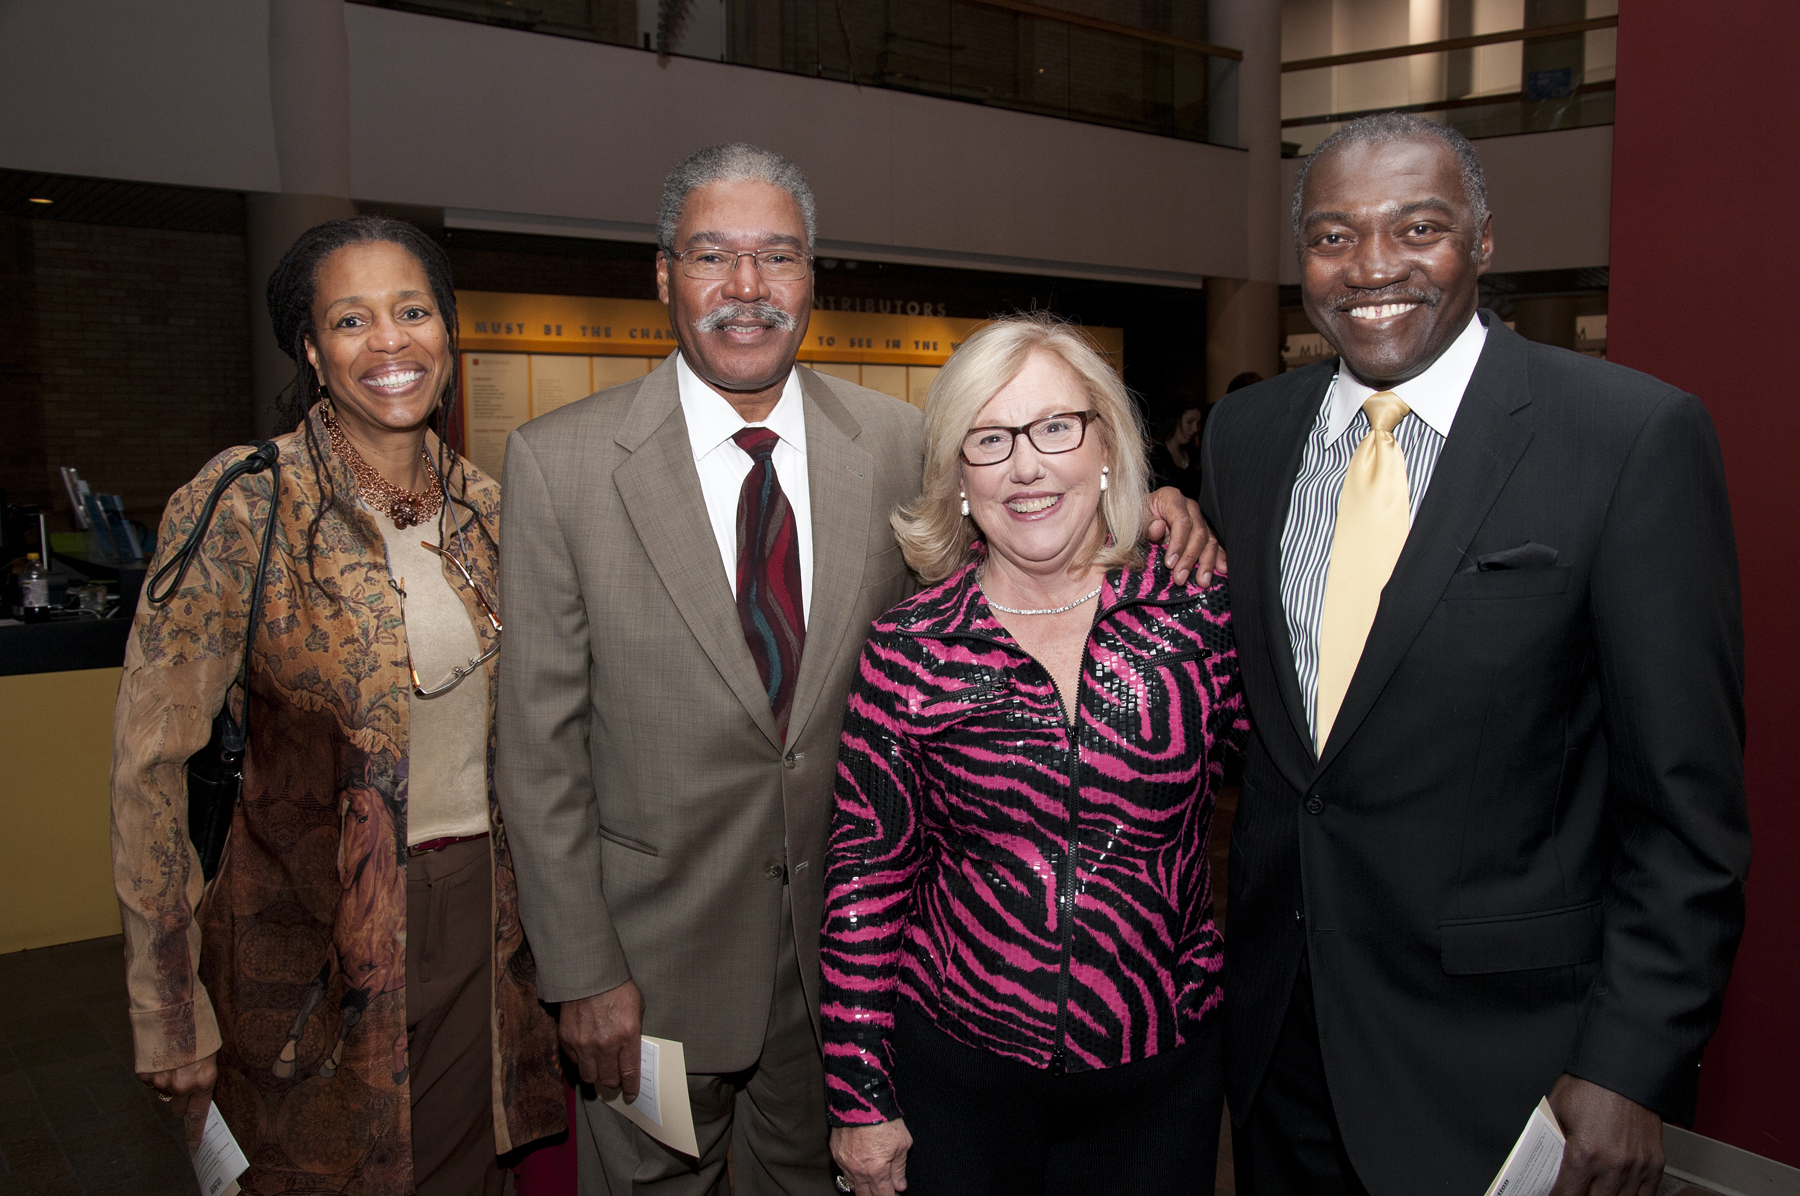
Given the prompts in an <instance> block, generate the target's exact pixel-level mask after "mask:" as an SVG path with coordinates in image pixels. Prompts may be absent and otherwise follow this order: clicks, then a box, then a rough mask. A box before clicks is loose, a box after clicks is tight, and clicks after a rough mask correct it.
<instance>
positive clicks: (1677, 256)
mask: <svg viewBox="0 0 1800 1196" xmlns="http://www.w3.org/2000/svg"><path fill="white" fill-rule="evenodd" d="M1621 10H1622V11H1621V15H1620V19H1619V91H1618V117H1617V125H1616V127H1615V129H1614V140H1613V201H1612V205H1613V206H1612V255H1611V256H1612V281H1611V296H1610V300H1609V303H1608V320H1607V330H1606V334H1607V356H1608V357H1609V358H1610V359H1611V360H1613V361H1616V362H1619V363H1620V364H1622V365H1628V366H1631V367H1632V368H1634V369H1639V370H1643V371H1645V372H1647V373H1651V374H1655V375H1656V376H1657V377H1659V378H1663V379H1666V380H1667V381H1669V382H1672V383H1675V384H1676V385H1678V386H1680V387H1682V388H1683V389H1685V390H1689V391H1692V392H1693V393H1694V394H1697V395H1699V396H1700V398H1701V399H1702V400H1703V401H1704V402H1705V403H1706V406H1707V408H1708V409H1709V410H1710V411H1711V412H1712V417H1713V420H1714V422H1715V423H1716V424H1717V426H1718V429H1719V436H1720V439H1721V440H1722V442H1723V444H1724V450H1725V467H1726V471H1727V475H1728V479H1729V483H1730V487H1731V505H1732V517H1733V520H1734V522H1735V524H1736V528H1737V543H1738V554H1739V557H1740V560H1741V565H1742V576H1743V586H1744V630H1745V640H1746V644H1745V647H1746V656H1747V662H1748V663H1747V669H1746V672H1747V679H1746V683H1747V709H1748V715H1749V746H1748V749H1747V756H1746V769H1747V780H1748V786H1749V793H1750V819H1751V830H1752V836H1753V851H1754V862H1753V863H1752V865H1751V872H1750V884H1749V901H1750V915H1749V923H1748V926H1747V929H1746V931H1745V934H1744V942H1743V947H1742V949H1741V950H1740V951H1739V953H1738V959H1737V970H1736V972H1735V973H1734V974H1733V976H1732V981H1731V988H1730V990H1729V992H1728V993H1727V995H1726V1000H1725V1018H1724V1022H1723V1023H1722V1024H1721V1026H1720V1028H1719V1032H1718V1034H1717V1035H1716V1036H1715V1037H1714V1038H1713V1041H1712V1044H1711V1046H1710V1047H1709V1048H1708V1050H1707V1054H1706V1062H1705V1066H1704V1068H1703V1069H1702V1072H1701V1075H1702V1079H1701V1087H1700V1113H1699V1122H1698V1124H1697V1126H1696V1127H1695V1128H1696V1129H1698V1130H1699V1131H1700V1132H1701V1133H1704V1134H1707V1135H1709V1136H1711V1137H1715V1138H1720V1139H1723V1140H1724V1141H1727V1142H1730V1143H1732V1144H1734V1145H1736V1146H1740V1147H1743V1148H1744V1149H1746V1150H1750V1151H1754V1152H1755V1153H1757V1154H1761V1155H1766V1156H1768V1157H1771V1158H1775V1159H1779V1160H1780V1161H1782V1162H1784V1163H1788V1164H1792V1165H1796V1166H1800V1028H1797V1024H1800V944H1797V943H1796V941H1795V940H1796V938H1797V937H1800V781H1797V780H1796V764H1795V762H1794V761H1793V760H1792V759H1791V757H1792V755H1793V753H1794V747H1795V744H1796V742H1800V734H1797V726H1800V681H1797V678H1800V629H1797V628H1796V626H1795V616H1796V611H1797V608H1800V601H1797V598H1796V596H1797V594H1800V568H1796V557H1797V555H1800V551H1797V550H1800V526H1797V524H1800V358H1797V355H1796V352H1795V350H1796V334H1795V324H1796V311H1795V301H1796V299H1797V298H1800V169H1797V167H1796V155H1797V153H1800V72H1796V71H1795V70H1794V67H1793V53H1794V50H1795V48H1796V47H1797V46H1800V4H1796V3H1795V0H1735V2H1734V3H1732V4H1728V5H1696V4H1693V3H1690V2H1683V0H1626V3H1624V4H1622V5H1621ZM1669 565H1670V568H1671V569H1676V570H1679V569H1680V568H1681V562H1679V561H1671V562H1670V563H1669Z"/></svg>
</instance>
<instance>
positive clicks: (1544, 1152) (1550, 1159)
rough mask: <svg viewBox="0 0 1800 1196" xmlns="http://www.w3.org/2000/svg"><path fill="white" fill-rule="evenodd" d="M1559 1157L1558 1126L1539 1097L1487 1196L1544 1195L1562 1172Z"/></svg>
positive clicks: (1559, 1140) (1548, 1108)
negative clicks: (1558, 1173)
mask: <svg viewBox="0 0 1800 1196" xmlns="http://www.w3.org/2000/svg"><path fill="white" fill-rule="evenodd" d="M1562 1157H1563V1132H1562V1126H1560V1125H1558V1124H1556V1114H1555V1113H1552V1112H1551V1111H1550V1102H1549V1101H1548V1100H1547V1099H1545V1098H1544V1097H1541V1096H1540V1097H1539V1098H1538V1103H1537V1108H1535V1109H1533V1110H1532V1111H1531V1116H1530V1117H1528V1118H1526V1120H1525V1129H1524V1131H1523V1132H1522V1133H1520V1135H1519V1140H1518V1141H1517V1142H1514V1143H1513V1148H1512V1153H1511V1154H1509V1155H1507V1156H1506V1162H1505V1163H1503V1164H1501V1166H1500V1174H1498V1175H1496V1176H1495V1177H1494V1182H1493V1183H1491V1184H1489V1185H1488V1190H1487V1196H1548V1193H1549V1191H1550V1189H1551V1188H1553V1187H1555V1186H1556V1174H1557V1172H1559V1171H1561V1170H1562Z"/></svg>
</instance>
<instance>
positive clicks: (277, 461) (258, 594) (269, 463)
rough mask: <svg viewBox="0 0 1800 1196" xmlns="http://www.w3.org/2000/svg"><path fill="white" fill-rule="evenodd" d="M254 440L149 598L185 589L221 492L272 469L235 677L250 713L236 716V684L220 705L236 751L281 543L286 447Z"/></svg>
mask: <svg viewBox="0 0 1800 1196" xmlns="http://www.w3.org/2000/svg"><path fill="white" fill-rule="evenodd" d="M251 443H252V444H253V445H254V446H255V448H254V449H253V450H252V451H251V453H250V455H249V456H247V457H245V458H244V459H243V460H242V461H238V462H236V463H235V464H233V465H232V466H231V467H230V468H228V469H226V471H225V472H224V473H223V474H222V475H220V477H219V480H218V481H217V482H216V483H215V484H214V485H213V488H212V493H211V494H209V495H207V496H206V503H205V505H204V506H202V507H201V508H200V518H199V521H198V522H197V523H195V525H194V530H193V531H192V532H190V533H189V534H188V538H187V539H186V540H185V541H183V542H182V545H181V547H180V549H178V550H177V551H176V553H175V555H174V556H172V557H170V558H169V559H168V560H167V561H165V562H164V563H163V566H162V568H160V569H158V570H157V571H156V575H155V576H154V577H152V578H151V579H150V584H149V585H148V586H147V587H145V595H146V597H148V598H149V600H150V604H151V605H152V606H161V605H162V604H164V603H165V602H167V601H168V600H169V599H171V598H173V597H174V596H175V595H176V593H178V592H179V591H180V589H181V579H182V578H184V577H186V576H187V571H188V566H189V565H191V564H193V563H194V557H196V556H197V555H199V552H200V546H201V545H202V544H203V543H205V541H206V532H207V529H208V528H209V527H211V526H212V519H213V511H214V509H215V508H216V507H218V505H219V499H220V497H221V496H223V495H224V493H225V491H226V490H227V489H229V488H230V486H231V484H232V483H233V482H235V481H237V480H238V479H239V478H241V477H243V476H245V475H246V474H252V473H261V472H262V471H263V470H265V469H266V470H268V471H269V476H270V479H271V481H272V483H273V488H272V489H271V491H270V494H269V517H268V518H267V519H266V520H264V522H263V534H262V551H261V553H260V554H259V555H258V557H257V561H256V579H255V581H253V582H252V583H251V585H250V611H249V616H250V617H249V621H248V622H247V623H246V624H245V626H244V655H243V659H242V660H240V661H239V662H238V671H237V677H236V678H235V679H234V680H233V682H232V684H234V685H236V686H237V687H238V688H239V689H241V690H242V691H243V693H244V717H243V718H242V719H234V718H232V717H231V700H230V699H231V688H230V686H227V687H226V690H225V697H226V700H225V704H224V705H223V707H221V709H220V714H222V715H223V716H224V719H225V726H224V736H223V738H224V746H225V747H226V749H227V750H229V751H234V752H241V751H243V750H244V743H245V741H246V740H247V739H248V738H249V734H250V686H249V679H248V675H249V669H250V646H251V644H252V642H253V641H254V640H255V639H256V629H257V628H258V627H259V626H261V624H262V600H263V582H264V580H265V579H266V577H267V575H268V571H269V553H270V550H271V549H272V548H273V547H274V544H275V524H276V516H277V514H278V513H279V508H280V504H281V450H280V449H278V448H276V447H275V445H274V444H272V443H270V442H269V441H267V440H254V441H251ZM171 570H173V571H174V574H175V576H174V578H173V579H172V580H171V581H170V582H169V583H168V586H167V587H166V588H164V589H163V590H162V592H161V593H158V592H157V587H158V586H161V585H162V583H163V579H164V578H166V577H168V575H169V572H170V571H171Z"/></svg>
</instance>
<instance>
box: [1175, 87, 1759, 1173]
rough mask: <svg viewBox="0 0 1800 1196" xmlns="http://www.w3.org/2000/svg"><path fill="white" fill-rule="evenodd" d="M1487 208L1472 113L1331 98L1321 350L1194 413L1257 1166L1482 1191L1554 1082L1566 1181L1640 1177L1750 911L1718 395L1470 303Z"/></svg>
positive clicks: (1318, 228)
mask: <svg viewBox="0 0 1800 1196" xmlns="http://www.w3.org/2000/svg"><path fill="white" fill-rule="evenodd" d="M1486 208H1487V199H1486V185H1485V183H1484V181H1483V178H1482V175H1481V166H1480V163H1479V161H1478V160H1477V159H1476V157H1475V154H1474V152H1473V150H1472V149H1471V148H1470V147H1469V143H1468V142H1467V141H1466V140H1464V139H1463V138H1462V136H1461V135H1460V134H1457V133H1455V132H1453V131H1451V130H1448V129H1445V128H1443V127H1442V126H1439V125H1435V124H1432V123H1431V122H1428V121H1425V120H1423V119H1421V118H1418V117H1408V116H1398V115H1393V114H1388V115H1384V116H1379V117H1371V118H1367V119H1365V120H1362V121H1357V122H1355V123H1353V124H1350V125H1348V126H1346V127H1345V128H1344V129H1342V130H1341V131H1340V132H1338V133H1337V134H1336V135H1334V136H1333V137H1332V138H1330V139H1329V140H1328V141H1327V142H1325V143H1324V144H1323V145H1322V146H1320V148H1319V150H1318V151H1317V152H1316V153H1315V154H1314V155H1313V156H1312V158H1311V159H1309V160H1308V162H1307V165H1306V169H1305V170H1304V171H1303V172H1302V174H1301V177H1300V184H1299V187H1298V188H1297V195H1296V200H1295V209H1294V213H1295V232H1296V239H1297V246H1298V250H1299V254H1300V259H1301V265H1302V271H1303V283H1302V292H1303V294H1304V297H1305V304H1306V310H1307V314H1308V315H1309V316H1310V317H1311V319H1312V322H1313V325H1314V326H1315V327H1316V328H1318V329H1319V331H1320V332H1321V333H1322V334H1323V335H1324V337H1325V339H1326V340H1327V341H1329V342H1331V344H1332V346H1333V347H1334V348H1336V349H1337V351H1338V353H1339V357H1338V358H1337V359H1334V360H1327V361H1323V362H1320V363H1318V364H1315V365H1312V366H1308V367H1306V368H1304V369H1301V370H1296V371H1294V372H1292V373H1288V374H1285V375H1283V376H1281V377H1280V378H1277V379H1275V380H1273V381H1271V382H1268V383H1265V384H1263V385H1260V386H1255V387H1251V388H1250V389H1248V390H1245V391H1241V392H1239V393H1237V394H1234V395H1231V396H1229V397H1227V398H1226V399H1224V400H1223V401H1222V402H1221V403H1220V404H1219V406H1218V408H1217V410H1216V411H1215V412H1214V414H1213V416H1212V418H1211V419H1210V420H1209V421H1208V424H1207V431H1206V440H1205V446H1204V467H1203V468H1204V472H1205V476H1206V486H1205V495H1204V496H1203V498H1202V506H1203V507H1204V508H1205V510H1206V516H1207V518H1208V520H1209V521H1210V522H1211V523H1212V526H1213V527H1214V529H1215V530H1216V531H1217V532H1218V534H1219V536H1220V538H1221V540H1222V541H1223V542H1224V545H1225V547H1226V549H1227V550H1228V551H1229V552H1230V553H1231V565H1232V569H1231V590H1232V608H1233V613H1234V619H1235V626H1236V634H1237V642H1238V653H1239V657H1240V660H1241V662H1242V667H1243V676H1244V688H1245V691H1246V693H1247V694H1248V696H1249V701H1250V709H1251V714H1252V718H1253V722H1254V725H1255V734H1254V735H1253V737H1252V742H1251V745H1250V747H1249V753H1248V758H1247V760H1246V763H1245V768H1244V780H1243V789H1242V796H1241V799H1240V803H1239V806H1238V812H1237V819H1236V825H1235V827H1234V829H1233V833H1232V843H1231V889H1230V892H1231V907H1230V924H1229V926H1228V928H1227V933H1226V942H1227V951H1226V969H1227V972H1226V977H1225V993H1226V1015H1227V1022H1226V1030H1227V1034H1226V1040H1227V1059H1226V1066H1227V1091H1228V1093H1229V1095H1230V1099H1231V1107H1232V1111H1233V1115H1234V1123H1235V1130H1234V1139H1235V1158H1236V1166H1237V1179H1238V1191H1239V1192H1240V1193H1241V1194H1243V1196H1270V1194H1272V1193H1289V1192H1292V1193H1307V1194H1309V1196H1310V1194H1313V1193H1339V1192H1342V1193H1358V1192H1363V1191H1369V1192H1375V1193H1381V1194H1386V1193H1397V1194H1399V1193H1403V1194H1406V1196H1412V1194H1414V1193H1421V1192H1445V1193H1454V1194H1457V1196H1474V1194H1475V1193H1479V1192H1481V1191H1482V1190H1483V1189H1484V1188H1485V1187H1486V1186H1487V1184H1488V1182H1489V1180H1490V1179H1491V1178H1492V1177H1493V1175H1494V1173H1495V1172H1496V1171H1497V1170H1498V1168H1499V1166H1500V1164H1501V1163H1502V1161H1503V1160H1504V1158H1505V1156H1506V1153H1507V1151H1508V1149H1509V1148H1510V1147H1511V1144H1512V1142H1513V1140H1514V1139H1515V1138H1516V1137H1517V1135H1518V1133H1519V1131H1520V1130H1521V1129H1522V1128H1523V1127H1524V1125H1525V1122H1526V1118H1527V1116H1528V1115H1529V1113H1530V1112H1531V1110H1532V1108H1533V1106H1534V1105H1535V1104H1536V1103H1537V1101H1538V1099H1539V1097H1540V1096H1541V1095H1545V1094H1548V1095H1549V1097H1550V1103H1551V1106H1552V1108H1553V1109H1554V1110H1555V1113H1556V1115H1557V1117H1558V1119H1559V1120H1560V1122H1561V1124H1562V1126H1563V1128H1564V1130H1565V1131H1566V1132H1567V1134H1568V1148H1567V1151H1566V1153H1565V1155H1564V1161H1563V1167H1562V1174H1561V1176H1560V1177H1559V1179H1558V1182H1557V1187H1556V1189H1555V1192H1556V1196H1575V1194H1577V1193H1590V1192H1591V1193H1595V1194H1597V1196H1611V1194H1612V1193H1644V1194H1645V1196H1649V1194H1650V1193H1653V1192H1654V1191H1655V1190H1656V1187H1657V1184H1658V1182H1659V1180H1660V1177H1661V1172H1662V1148H1661V1120H1660V1119H1662V1118H1668V1119H1670V1120H1675V1121H1684V1120H1687V1119H1688V1118H1689V1117H1690V1116H1691V1111H1692V1107H1693V1100H1694V1092H1695V1085H1696V1081H1697V1078H1698V1067H1699V1059H1700V1051H1701V1048H1702V1047H1703V1046H1704V1045H1705V1043H1706V1040H1707V1038H1708V1036H1709V1035H1710V1034H1711V1032H1712V1030H1713V1028H1714V1026H1715V1025H1716V1023H1717V1020H1718V1016H1719V1003H1720V998H1721V995H1722V994H1723V992H1724V989H1725V981H1726V977H1727V975H1728V974H1729V972H1730V968H1731V961H1732V956H1733V954H1734V952H1735V951H1736V948H1737V941H1738V936H1739V934H1740V932H1741V930H1742V925H1743V884H1744V878H1745V874H1746V872H1747V870H1748V867H1749V856H1750V845H1749V828H1748V822H1747V816H1746V812H1745V803H1744V790H1743V769H1742V755H1743V734H1744V722H1743V704H1742V694H1743V646H1742V644H1743V641H1742V632H1741V626H1740V615H1739V601H1738V574H1737V558H1736V550H1735V547H1734V545H1733V540H1732V528H1731V515H1730V510H1729V508H1728V505H1727V501H1726V491H1725V478H1724V468H1723V463H1722V461H1721V458H1720V453H1719V447H1718V442H1717V440H1716V438H1715V436H1714V434H1713V428H1712V423H1711V421H1710V420H1709V419H1708V417H1707V414H1706V411H1705V410H1704V408H1702V407H1701V405H1700V403H1699V401H1698V400H1696V399H1695V398H1694V397H1693V396H1691V395H1686V394H1682V393H1680V392H1679V391H1677V390H1676V389H1674V388H1673V387H1670V386H1667V385H1665V384H1663V383H1660V382H1658V381H1657V380H1655V379H1654V378H1650V377H1646V376H1645V375H1642V374H1638V373H1634V372H1632V371H1630V370H1627V369H1623V368H1621V367H1619V366H1614V365H1608V364H1605V363H1603V362H1599V361H1594V360H1591V359H1589V358H1587V357H1583V356H1580V355H1578V354H1575V353H1570V352H1566V351H1564V350H1561V349H1554V348H1549V347H1546V346H1542V345H1536V344H1532V343H1530V342H1528V341H1526V340H1524V339H1523V338H1521V337H1519V336H1518V335H1516V334H1514V333H1513V332H1512V331H1510V330H1509V329H1508V328H1507V327H1506V326H1505V325H1504V324H1503V323H1501V322H1500V321H1499V320H1498V319H1497V318H1496V317H1495V316H1494V314H1493V313H1492V312H1485V311H1480V312H1478V310H1477V309H1478V306H1479V305H1478V290H1477V279H1478V278H1479V276H1480V275H1481V274H1482V272H1483V271H1485V270H1486V269H1487V265H1488V262H1489V260H1490V257H1491V254H1492V251H1493V237H1492V231H1491V222H1490V220H1489V218H1488V214H1487V210H1486ZM1334 537H1335V539H1336V543H1335V544H1334ZM1359 612H1360V613H1359Z"/></svg>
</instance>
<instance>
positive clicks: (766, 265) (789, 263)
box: [663, 245, 813, 282]
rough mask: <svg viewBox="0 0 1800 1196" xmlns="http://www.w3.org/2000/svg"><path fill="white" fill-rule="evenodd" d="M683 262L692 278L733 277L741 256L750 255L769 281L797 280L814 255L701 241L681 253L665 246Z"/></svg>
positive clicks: (684, 271) (805, 271) (810, 270)
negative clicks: (723, 246) (711, 243)
mask: <svg viewBox="0 0 1800 1196" xmlns="http://www.w3.org/2000/svg"><path fill="white" fill-rule="evenodd" d="M663 252H664V253H666V254H668V255H669V256H670V257H672V258H674V259H675V260H676V261H678V262H680V263H681V272H682V273H683V274H685V275H687V276H688V277H689V278H708V279H714V280H717V279H720V278H730V277H731V276H732V274H733V273H734V272H735V271H736V270H737V264H738V259H739V258H741V257H747V258H749V259H751V260H752V261H754V262H755V263H756V272H757V273H758V274H761V275H762V276H763V277H764V278H766V279H768V280H769V281H770V282H797V281H798V280H800V279H802V278H805V277H806V276H807V275H808V274H810V273H811V272H812V262H813V260H812V255H811V254H807V253H801V252H800V251H799V250H798V249H757V250H744V251H743V252H741V253H740V252H739V251H737V250H734V249H719V248H717V247H715V246H711V245H702V246H699V247H698V248H695V249H684V250H682V251H681V252H680V253H675V252H672V251H671V250H667V249H665V250H663Z"/></svg>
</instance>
